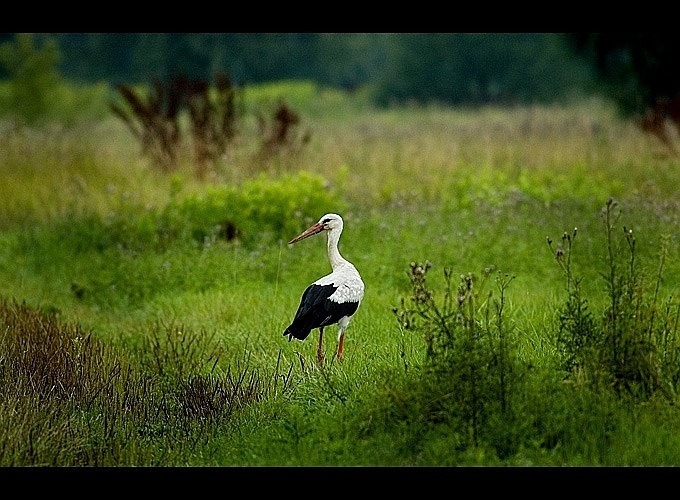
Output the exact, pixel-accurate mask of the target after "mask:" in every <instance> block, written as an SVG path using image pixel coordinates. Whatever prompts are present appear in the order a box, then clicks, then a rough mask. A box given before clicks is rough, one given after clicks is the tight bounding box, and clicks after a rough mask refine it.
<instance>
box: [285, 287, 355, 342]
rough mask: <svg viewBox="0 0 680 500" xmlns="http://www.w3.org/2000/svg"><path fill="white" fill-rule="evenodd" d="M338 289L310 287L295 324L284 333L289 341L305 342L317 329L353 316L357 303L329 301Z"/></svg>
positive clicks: (295, 318) (298, 311) (296, 314)
mask: <svg viewBox="0 0 680 500" xmlns="http://www.w3.org/2000/svg"><path fill="white" fill-rule="evenodd" d="M337 288H338V287H336V286H335V285H315V284H312V285H309V286H308V287H307V289H306V290H305V291H304V293H303V294H302V299H301V300H300V306H299V307H298V310H297V312H296V313H295V317H294V318H293V322H292V323H291V324H290V326H289V327H288V328H286V330H285V331H284V332H283V334H284V335H288V337H289V340H292V338H293V337H295V338H296V339H300V340H304V339H306V338H307V336H308V335H309V333H310V332H311V331H312V330H313V329H315V328H322V327H325V326H328V325H332V324H334V323H337V322H338V321H340V318H342V317H343V316H351V315H352V314H354V313H355V312H356V310H357V308H358V307H359V304H358V303H356V302H347V303H344V304H340V303H338V302H335V301H332V300H329V297H330V296H331V295H333V293H335V291H336V290H337Z"/></svg>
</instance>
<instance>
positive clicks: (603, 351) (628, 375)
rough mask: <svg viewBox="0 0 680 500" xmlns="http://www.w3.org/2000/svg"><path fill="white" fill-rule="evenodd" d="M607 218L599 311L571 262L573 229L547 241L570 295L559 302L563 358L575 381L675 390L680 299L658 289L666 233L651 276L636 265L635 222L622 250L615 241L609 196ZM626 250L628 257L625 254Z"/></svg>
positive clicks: (643, 390) (643, 395) (639, 390)
mask: <svg viewBox="0 0 680 500" xmlns="http://www.w3.org/2000/svg"><path fill="white" fill-rule="evenodd" d="M601 215H602V220H603V223H604V226H605V249H606V253H605V256H604V260H605V271H604V272H602V274H601V276H602V279H603V280H604V283H605V286H606V290H607V301H606V307H605V308H604V310H603V311H602V312H601V313H600V314H599V315H594V314H593V313H592V312H591V311H590V309H589V301H588V299H587V298H586V297H584V296H583V293H582V288H581V279H580V278H577V277H576V276H575V274H574V271H573V269H572V261H571V254H572V252H573V244H574V240H575V238H576V234H577V231H576V229H574V231H573V232H572V233H571V234H569V233H566V232H565V233H564V234H563V236H562V242H561V243H560V244H558V245H556V246H555V247H553V241H552V240H551V239H550V238H548V246H549V247H550V250H551V252H552V253H553V255H554V257H555V260H556V262H557V263H558V265H559V266H560V268H561V269H562V271H563V273H564V275H565V278H566V294H567V299H566V302H565V303H564V305H563V306H562V307H561V308H560V310H559V316H558V319H559V328H558V333H557V345H558V350H559V352H560V354H561V357H562V366H563V368H564V369H565V370H566V371H567V373H568V377H569V378H570V379H571V380H572V381H578V380H582V381H585V382H587V383H590V384H593V385H595V386H602V387H610V388H612V389H613V390H614V391H615V392H616V393H617V394H619V395H624V394H627V395H631V396H634V397H636V398H640V399H643V400H644V399H648V398H650V397H651V396H652V395H653V394H654V393H656V392H660V393H662V394H663V395H665V396H667V397H669V398H674V397H675V395H676V394H677V390H678V381H679V380H680V364H678V361H679V360H680V338H678V317H679V315H680V304H679V303H678V302H677V300H673V298H672V296H671V297H668V298H667V299H666V300H665V301H662V300H661V299H660V297H659V292H660V287H661V282H662V277H663V271H664V267H665V259H666V253H667V244H668V238H667V237H664V238H662V248H661V250H660V256H659V265H658V269H657V272H656V276H653V277H651V279H650V277H649V276H646V275H645V274H643V273H641V272H640V270H639V266H638V263H637V261H636V252H635V247H636V240H635V237H634V234H633V230H632V229H630V228H627V227H625V226H624V227H623V236H624V242H625V246H624V249H625V251H622V249H621V247H620V246H617V245H616V241H615V239H614V229H615V227H616V223H617V221H618V219H619V217H620V215H621V212H620V210H619V209H618V203H617V202H616V201H614V200H613V199H611V198H610V199H609V200H608V201H607V203H606V205H605V207H604V208H603V210H602V214H601ZM626 251H627V257H628V260H627V262H624V261H623V258H624V256H625V255H626Z"/></svg>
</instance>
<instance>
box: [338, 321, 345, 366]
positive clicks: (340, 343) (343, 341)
mask: <svg viewBox="0 0 680 500" xmlns="http://www.w3.org/2000/svg"><path fill="white" fill-rule="evenodd" d="M344 343H345V329H344V328H343V329H342V330H340V338H338V362H342V345H343V344H344Z"/></svg>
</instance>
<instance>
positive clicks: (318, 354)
mask: <svg viewBox="0 0 680 500" xmlns="http://www.w3.org/2000/svg"><path fill="white" fill-rule="evenodd" d="M322 342H323V328H319V347H317V349H316V360H317V362H318V363H319V366H321V365H322V364H323V348H322V347H321V343H322Z"/></svg>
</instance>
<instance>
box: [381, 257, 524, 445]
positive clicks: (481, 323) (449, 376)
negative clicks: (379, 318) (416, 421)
mask: <svg viewBox="0 0 680 500" xmlns="http://www.w3.org/2000/svg"><path fill="white" fill-rule="evenodd" d="M430 267H431V264H430V263H429V262H426V263H425V264H420V263H412V264H411V266H410V272H409V277H410V281H411V288H412V293H411V297H410V306H407V305H406V301H405V300H403V299H402V306H401V308H400V309H399V308H395V309H394V313H395V315H396V316H397V320H398V321H399V325H400V327H401V328H402V329H404V330H406V331H413V332H417V333H420V334H421V335H422V336H423V339H424V340H425V347H426V349H425V365H424V371H423V377H422V378H421V379H420V380H419V382H418V385H419V389H418V390H417V391H416V394H417V395H416V396H415V398H416V399H417V401H418V403H413V405H411V404H409V406H410V407H411V410H413V409H414V408H419V410H418V411H419V412H421V413H422V418H423V420H424V423H426V424H430V425H431V424H433V423H447V424H449V425H451V426H452V427H453V428H454V429H455V431H456V433H458V435H459V446H460V449H461V450H464V449H467V448H469V447H477V446H488V447H491V448H493V449H494V451H495V453H496V454H497V455H498V456H499V457H507V456H508V455H511V454H513V453H515V452H516V450H517V448H518V447H519V446H520V443H521V441H522V428H523V425H522V421H521V419H520V418H519V415H520V412H519V405H517V406H516V405H515V404H514V400H515V397H516V396H517V394H518V391H517V384H518V383H519V381H520V379H521V374H522V365H521V362H520V360H519V358H518V357H517V355H516V349H515V344H514V342H513V337H512V328H511V326H510V325H509V324H507V323H506V320H505V317H504V313H505V311H504V309H505V300H506V298H505V294H506V289H507V287H508V286H509V284H510V283H511V281H512V280H513V279H514V276H510V275H507V274H506V275H502V274H501V273H497V275H496V278H495V283H496V289H497V292H498V293H499V295H498V296H497V297H494V294H493V292H491V291H490V292H488V294H487V295H486V296H482V297H481V299H482V300H481V301H480V295H479V293H480V292H479V291H482V290H483V289H484V286H485V283H487V281H488V278H489V277H490V276H491V275H492V273H493V272H494V270H495V268H494V267H493V266H492V267H490V268H487V269H485V270H484V272H483V274H482V279H481V281H480V279H479V278H478V277H477V276H476V275H474V274H472V273H468V274H464V275H461V276H460V282H459V285H458V288H457V290H456V289H455V288H453V284H452V272H451V270H450V269H449V268H445V269H444V279H445V286H444V290H443V296H442V298H440V299H437V297H436V294H435V292H434V291H433V290H431V289H430V288H429V287H428V286H427V284H426V275H427V272H428V270H429V269H430ZM478 290H479V291H478ZM411 410H410V411H411ZM500 423H502V425H500ZM513 427H515V431H514V432H507V431H508V430H511V429H513Z"/></svg>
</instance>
